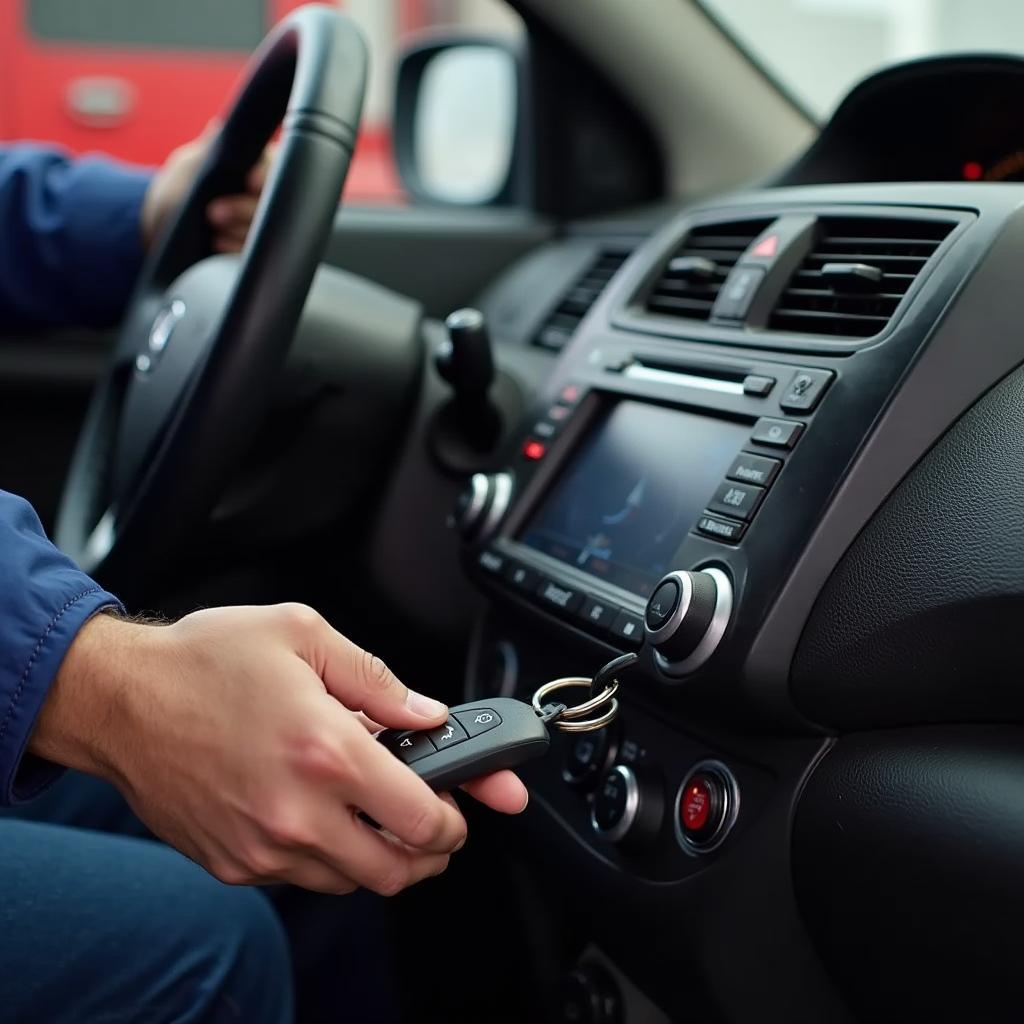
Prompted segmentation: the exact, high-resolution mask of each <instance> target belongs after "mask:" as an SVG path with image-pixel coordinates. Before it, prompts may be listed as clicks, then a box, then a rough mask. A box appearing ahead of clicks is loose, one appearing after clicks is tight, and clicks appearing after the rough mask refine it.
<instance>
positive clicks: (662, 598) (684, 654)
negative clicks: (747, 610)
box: [644, 569, 733, 676]
mask: <svg viewBox="0 0 1024 1024" xmlns="http://www.w3.org/2000/svg"><path fill="white" fill-rule="evenodd" d="M732 603H733V593H732V582H731V581H730V579H729V577H728V576H727V575H726V574H725V572H723V571H722V570H721V569H701V570H700V571H697V572H685V571H679V572H670V573H669V574H668V575H667V576H665V577H664V578H663V579H662V580H661V582H660V583H659V584H658V585H657V587H655V588H654V593H652V594H651V598H650V600H649V601H648V602H647V610H646V611H645V612H644V633H645V634H646V636H647V640H648V642H649V643H650V644H651V645H652V646H653V647H654V651H655V654H654V658H655V661H656V662H657V663H658V667H659V668H660V669H661V670H662V671H663V672H665V673H666V674H667V675H671V676H683V675H687V674H688V673H690V672H693V671H695V670H696V669H698V668H700V666H701V665H703V664H704V662H705V661H707V660H708V658H710V657H711V655H712V654H713V653H714V652H715V649H716V648H717V647H718V644H719V643H720V641H721V639H722V636H723V635H724V634H725V629H726V626H728V625H729V617H730V616H731V615H732Z"/></svg>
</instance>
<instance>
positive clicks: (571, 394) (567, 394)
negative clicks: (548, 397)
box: [559, 384, 580, 405]
mask: <svg viewBox="0 0 1024 1024" xmlns="http://www.w3.org/2000/svg"><path fill="white" fill-rule="evenodd" d="M559 397H560V398H561V399H562V401H563V402H567V403H568V404H569V405H574V404H575V403H576V402H578V401H579V400H580V389H579V388H578V387H577V386H576V385H575V384H566V386H565V387H564V388H562V393H561V395H560V396H559Z"/></svg>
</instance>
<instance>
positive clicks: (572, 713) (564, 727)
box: [531, 676, 619, 732]
mask: <svg viewBox="0 0 1024 1024" xmlns="http://www.w3.org/2000/svg"><path fill="white" fill-rule="evenodd" d="M592 682H593V680H591V679H587V678H586V677H585V676H566V677H564V678H563V679H553V680H552V681H551V682H550V683H545V684H544V685H543V686H542V687H540V689H539V690H537V692H536V693H535V694H534V695H533V700H532V702H531V703H532V704H533V710H534V711H536V712H537V714H538V715H539V714H541V713H542V710H543V707H544V702H545V699H546V698H547V697H548V696H550V695H551V694H552V693H556V692H557V691H559V690H568V689H579V688H584V689H587V690H589V689H590V687H591V684H592ZM618 689H619V684H618V681H617V680H614V679H613V680H612V681H611V682H610V683H609V684H608V685H607V686H606V687H605V688H604V689H603V690H602V691H601V692H600V693H599V694H598V695H597V696H596V697H590V698H589V699H588V700H585V701H583V703H582V704H576V705H574V706H572V707H566V709H565V710H564V711H563V712H562V713H561V714H560V715H559V716H558V718H557V719H556V720H555V721H554V722H552V724H553V725H554V726H555V728H557V729H559V730H560V731H562V732H591V731H592V730H594V729H600V728H602V727H603V726H605V725H608V723H609V722H611V721H613V720H614V719H615V716H616V715H618V713H619V702H618V701H617V700H615V694H616V693H617V692H618ZM609 702H611V706H610V707H609V708H608V710H607V711H605V712H604V714H602V715H598V717H597V718H585V717H584V716H586V715H588V714H590V713H591V712H593V711H597V710H598V709H599V708H601V707H603V706H604V705H605V704H608V703H609Z"/></svg>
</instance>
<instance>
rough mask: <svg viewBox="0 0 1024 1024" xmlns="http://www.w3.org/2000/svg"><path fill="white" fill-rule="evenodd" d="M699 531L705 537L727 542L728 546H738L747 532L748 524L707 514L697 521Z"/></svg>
mask: <svg viewBox="0 0 1024 1024" xmlns="http://www.w3.org/2000/svg"><path fill="white" fill-rule="evenodd" d="M697 530H698V532H700V533H703V534H704V536H705V537H714V538H715V540H721V541H725V543H727V544H736V543H738V542H739V540H740V539H741V538H742V537H743V534H745V533H746V532H747V524H746V523H741V522H738V521H737V520H735V519H725V518H723V517H722V516H709V515H706V514H705V515H702V516H701V517H700V519H699V520H698V521H697Z"/></svg>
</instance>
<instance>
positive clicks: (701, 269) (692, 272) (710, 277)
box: [647, 220, 771, 320]
mask: <svg viewBox="0 0 1024 1024" xmlns="http://www.w3.org/2000/svg"><path fill="white" fill-rule="evenodd" d="M770 223H771V221H770V220H741V221H732V222H729V223H723V224H701V225H700V226H698V227H695V228H692V229H691V230H690V232H689V233H688V234H687V236H686V238H685V240H684V241H683V244H682V245H681V246H680V248H679V250H678V251H677V252H676V254H675V255H674V256H673V257H672V259H670V260H669V261H668V264H667V265H666V267H665V269H664V270H663V271H662V274H661V277H659V278H658V280H657V281H656V282H655V285H654V288H653V289H651V293H650V295H649V296H648V297H647V310H648V312H650V313H662V314H664V315H666V316H678V317H683V318H684V319H687V320H707V319H708V318H709V317H710V316H711V307H712V306H713V305H714V304H715V299H716V298H717V297H718V292H719V289H720V288H721V287H722V284H723V282H724V281H725V279H726V278H727V277H728V276H729V271H730V270H732V268H733V265H734V264H735V263H736V261H737V260H738V259H739V258H740V256H742V255H743V253H744V251H745V250H746V249H747V247H748V246H749V245H750V243H751V242H753V241H754V239H755V238H757V236H758V235H759V234H761V232H762V231H763V230H764V229H765V228H766V227H768V225H769V224H770Z"/></svg>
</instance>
